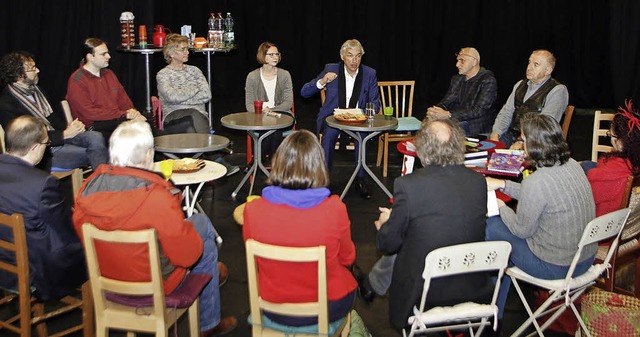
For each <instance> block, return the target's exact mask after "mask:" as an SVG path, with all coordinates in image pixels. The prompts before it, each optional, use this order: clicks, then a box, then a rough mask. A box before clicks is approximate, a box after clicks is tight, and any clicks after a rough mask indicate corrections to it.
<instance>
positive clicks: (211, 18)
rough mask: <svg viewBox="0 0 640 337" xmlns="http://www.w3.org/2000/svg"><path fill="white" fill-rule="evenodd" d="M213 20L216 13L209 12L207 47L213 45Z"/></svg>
mask: <svg viewBox="0 0 640 337" xmlns="http://www.w3.org/2000/svg"><path fill="white" fill-rule="evenodd" d="M215 21H216V15H215V14H214V13H211V16H209V23H208V26H209V31H208V32H207V44H208V47H209V48H213V47H214V46H215V33H214V32H215Z"/></svg>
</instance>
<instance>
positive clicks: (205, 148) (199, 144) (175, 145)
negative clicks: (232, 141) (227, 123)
mask: <svg viewBox="0 0 640 337" xmlns="http://www.w3.org/2000/svg"><path fill="white" fill-rule="evenodd" d="M153 141H154V144H155V149H156V151H160V152H162V153H163V154H164V155H165V156H167V157H169V158H172V159H179V158H178V156H176V155H175V154H176V153H178V154H192V157H193V158H198V157H200V156H201V155H202V154H203V153H204V152H213V151H219V150H222V149H224V148H226V147H227V146H229V138H227V137H223V136H218V135H209V134H206V133H176V134H171V135H164V136H158V137H155V138H154V139H153Z"/></svg>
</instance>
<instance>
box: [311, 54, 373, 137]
mask: <svg viewBox="0 0 640 337" xmlns="http://www.w3.org/2000/svg"><path fill="white" fill-rule="evenodd" d="M338 71H344V68H343V69H340V63H328V64H327V65H326V66H325V67H324V70H322V72H321V73H320V74H319V75H318V76H317V77H316V78H314V79H313V80H311V81H309V82H307V83H306V84H305V85H304V86H302V90H301V91H300V93H301V95H302V97H311V96H313V95H315V94H317V93H319V92H320V89H318V87H317V86H316V82H318V80H320V79H321V78H322V77H323V76H324V75H325V74H326V73H328V72H334V73H336V74H337V73H338ZM325 88H326V89H327V92H326V99H325V101H324V105H323V106H322V107H321V108H320V113H318V119H317V128H318V129H317V131H318V133H319V132H320V131H321V130H322V126H323V125H324V120H325V119H326V118H327V117H328V116H330V115H331V114H333V110H334V109H335V108H337V107H338V79H336V80H334V81H331V83H327V85H326V86H325ZM367 102H374V103H375V104H376V111H379V110H380V91H379V90H378V78H377V77H376V71H375V69H373V68H371V67H367V66H365V65H362V88H361V89H360V97H359V98H358V106H359V107H360V108H362V109H364V106H365V104H367Z"/></svg>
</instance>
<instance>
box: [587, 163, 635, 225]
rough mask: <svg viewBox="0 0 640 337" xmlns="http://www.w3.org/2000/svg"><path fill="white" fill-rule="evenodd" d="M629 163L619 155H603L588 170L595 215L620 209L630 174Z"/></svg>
mask: <svg viewBox="0 0 640 337" xmlns="http://www.w3.org/2000/svg"><path fill="white" fill-rule="evenodd" d="M630 168H631V163H630V162H629V161H628V160H627V159H622V158H620V157H608V158H607V157H603V158H600V160H598V164H597V166H596V167H595V168H593V169H591V170H589V172H588V173H587V179H589V183H590V184H591V190H592V191H593V199H594V200H595V202H596V216H601V215H603V214H607V213H610V212H613V211H616V210H618V209H620V204H621V203H622V196H623V194H624V188H625V184H626V182H627V177H628V176H630V175H631V169H630Z"/></svg>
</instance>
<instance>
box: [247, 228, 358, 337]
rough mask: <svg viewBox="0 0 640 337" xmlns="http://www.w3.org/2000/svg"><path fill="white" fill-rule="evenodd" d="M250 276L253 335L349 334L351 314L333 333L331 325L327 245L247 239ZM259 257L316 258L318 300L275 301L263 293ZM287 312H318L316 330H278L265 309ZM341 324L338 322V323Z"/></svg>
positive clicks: (306, 313)
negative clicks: (328, 297) (292, 243)
mask: <svg viewBox="0 0 640 337" xmlns="http://www.w3.org/2000/svg"><path fill="white" fill-rule="evenodd" d="M245 246H246V250H247V274H248V275H247V276H248V281H249V302H250V309H251V325H252V336H253V337H258V336H289V335H291V334H293V335H295V336H300V337H305V336H341V335H342V336H347V335H348V333H349V328H348V326H349V325H348V324H347V323H348V322H349V319H350V317H349V316H347V317H346V318H344V319H342V323H340V324H339V326H338V327H337V328H335V332H334V333H333V334H331V335H329V333H330V325H329V313H328V302H327V301H328V300H327V265H326V256H325V247H324V246H317V247H281V246H274V245H269V244H265V243H261V242H258V241H255V240H253V239H249V240H247V242H246V243H245ZM256 258H261V259H269V260H278V261H288V262H316V263H317V265H318V301H317V302H307V303H272V302H269V301H267V300H265V299H263V298H262V297H261V296H260V289H259V288H258V268H257V264H256ZM263 310H267V311H269V312H272V313H277V314H281V315H288V316H318V325H317V327H315V329H316V330H315V332H313V333H309V332H307V333H304V332H302V333H301V332H300V331H296V330H292V331H283V330H276V327H275V326H273V325H270V324H268V323H266V322H265V317H264V316H263V315H262V311H263ZM336 325H338V324H336Z"/></svg>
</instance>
